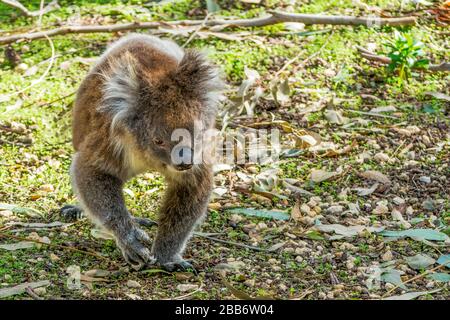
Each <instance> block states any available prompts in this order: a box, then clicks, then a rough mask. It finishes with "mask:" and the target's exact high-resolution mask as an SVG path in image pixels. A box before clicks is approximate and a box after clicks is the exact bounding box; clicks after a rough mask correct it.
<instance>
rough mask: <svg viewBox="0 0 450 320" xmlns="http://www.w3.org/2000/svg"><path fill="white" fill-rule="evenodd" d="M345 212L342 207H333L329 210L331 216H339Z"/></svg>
mask: <svg viewBox="0 0 450 320" xmlns="http://www.w3.org/2000/svg"><path fill="white" fill-rule="evenodd" d="M343 211H344V207H343V206H341V205H337V206H331V207H329V208H328V209H327V213H329V214H339V213H342V212H343Z"/></svg>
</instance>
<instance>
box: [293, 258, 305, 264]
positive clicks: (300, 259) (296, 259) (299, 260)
mask: <svg viewBox="0 0 450 320" xmlns="http://www.w3.org/2000/svg"><path fill="white" fill-rule="evenodd" d="M303 260H304V259H303V258H302V256H296V257H295V261H296V262H298V263H302V262H303Z"/></svg>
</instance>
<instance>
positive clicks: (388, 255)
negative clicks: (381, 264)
mask: <svg viewBox="0 0 450 320" xmlns="http://www.w3.org/2000/svg"><path fill="white" fill-rule="evenodd" d="M381 259H383V261H391V260H392V259H394V255H393V254H392V251H390V250H389V251H386V252H385V253H384V254H383V255H382V256H381Z"/></svg>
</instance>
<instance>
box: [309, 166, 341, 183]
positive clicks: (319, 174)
mask: <svg viewBox="0 0 450 320" xmlns="http://www.w3.org/2000/svg"><path fill="white" fill-rule="evenodd" d="M337 175H338V173H337V172H328V171H324V170H320V169H319V170H317V169H313V170H311V176H310V177H311V178H310V179H311V181H313V182H316V183H319V182H322V181H326V180H329V179H331V178H333V177H335V176H337Z"/></svg>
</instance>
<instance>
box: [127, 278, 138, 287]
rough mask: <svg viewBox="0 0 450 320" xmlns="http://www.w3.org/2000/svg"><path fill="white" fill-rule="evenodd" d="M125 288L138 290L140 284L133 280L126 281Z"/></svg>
mask: <svg viewBox="0 0 450 320" xmlns="http://www.w3.org/2000/svg"><path fill="white" fill-rule="evenodd" d="M127 287H128V288H140V287H141V284H140V283H139V282H137V281H135V280H128V281H127Z"/></svg>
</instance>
